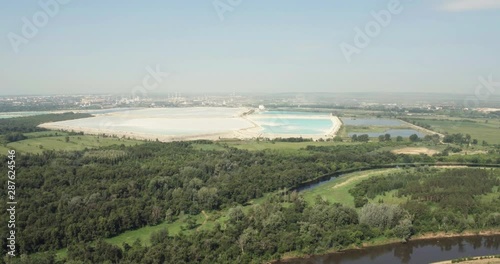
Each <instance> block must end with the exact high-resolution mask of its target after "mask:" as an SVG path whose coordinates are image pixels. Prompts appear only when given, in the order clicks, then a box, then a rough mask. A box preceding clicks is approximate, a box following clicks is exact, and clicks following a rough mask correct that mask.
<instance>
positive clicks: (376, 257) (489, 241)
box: [279, 235, 500, 264]
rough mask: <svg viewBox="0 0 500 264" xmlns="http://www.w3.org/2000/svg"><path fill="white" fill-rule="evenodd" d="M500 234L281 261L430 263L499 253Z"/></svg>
mask: <svg viewBox="0 0 500 264" xmlns="http://www.w3.org/2000/svg"><path fill="white" fill-rule="evenodd" d="M499 247H500V236H499V235H497V236H486V237H483V236H473V237H458V238H439V239H428V240H418V241H410V242H408V243H406V244H401V243H397V244H391V245H384V246H377V247H371V248H366V249H360V250H346V251H343V252H340V253H334V254H328V255H323V256H314V257H312V258H309V259H294V260H289V261H282V262H279V263H294V264H341V263H342V264H354V263H356V264H357V263H381V264H382V263H384V264H385V263H430V262H435V261H443V260H449V259H456V258H462V257H471V256H484V255H497V254H499Z"/></svg>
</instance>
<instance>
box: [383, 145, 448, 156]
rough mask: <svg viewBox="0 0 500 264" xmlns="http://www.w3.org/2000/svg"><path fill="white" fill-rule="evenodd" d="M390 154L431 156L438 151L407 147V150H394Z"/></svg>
mask: <svg viewBox="0 0 500 264" xmlns="http://www.w3.org/2000/svg"><path fill="white" fill-rule="evenodd" d="M392 152H393V153H395V154H408V155H419V154H426V155H429V156H432V155H434V154H436V153H438V152H439V151H437V150H435V149H430V148H425V147H408V148H400V149H394V150H392Z"/></svg>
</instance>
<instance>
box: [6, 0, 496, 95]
mask: <svg viewBox="0 0 500 264" xmlns="http://www.w3.org/2000/svg"><path fill="white" fill-rule="evenodd" d="M3 7H4V8H3V9H2V10H1V11H0V22H1V23H0V34H1V35H3V36H4V37H3V38H2V40H1V41H0V57H1V58H2V59H1V60H0V67H1V68H2V71H1V73H0V86H1V87H2V89H1V90H0V95H45V94H47V95H55V94H135V93H137V91H139V90H141V89H142V91H147V92H148V93H150V94H155V93H157V94H169V93H181V94H203V93H206V94H214V93H218V94H230V93H236V94H238V93H256V94H258V93H269V94H280V93H379V92H380V93H440V94H457V95H462V94H463V95H469V94H477V89H478V88H477V87H478V86H480V85H487V83H489V84H495V85H491V86H489V87H488V86H486V88H488V91H489V93H490V94H495V92H494V90H493V89H492V88H496V87H498V86H496V85H497V84H498V83H499V82H500V68H499V67H498V61H499V60H500V53H499V52H498V51H497V49H498V46H499V44H500V34H499V33H500V28H499V27H498V25H499V24H500V16H499V14H500V3H499V1H495V0H483V1H475V0H435V1H430V0H427V1H410V0H401V1H396V0H394V1H393V0H384V1H382V0H373V1H370V2H369V3H355V2H329V1H320V2H318V3H308V2H304V1H286V2H285V1H277V2H276V1H274V2H268V1H243V0H240V1H228V0H215V1H212V0H211V1H199V2H197V3H186V2H181V1H146V2H133V3H131V2H119V1H107V2H97V1H75V0H73V1H71V0H64V1H63V0H42V1H36V2H24V3H20V2H6V3H4V6H3ZM144 80H145V81H144ZM484 91H486V90H485V89H483V91H482V92H481V94H484Z"/></svg>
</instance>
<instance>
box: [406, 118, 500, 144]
mask: <svg viewBox="0 0 500 264" xmlns="http://www.w3.org/2000/svg"><path fill="white" fill-rule="evenodd" d="M413 120H415V121H418V122H421V123H425V124H428V125H430V126H431V130H434V131H436V132H439V133H443V134H444V133H448V134H457V133H462V134H470V135H471V137H472V138H474V139H477V140H478V141H479V143H481V142H482V141H483V140H485V141H486V142H488V143H490V144H500V137H499V136H498V134H499V133H500V120H496V119H457V118H453V119H451V118H450V119H430V118H429V119H426V118H418V119H413Z"/></svg>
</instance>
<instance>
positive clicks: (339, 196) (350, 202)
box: [302, 169, 400, 207]
mask: <svg viewBox="0 0 500 264" xmlns="http://www.w3.org/2000/svg"><path fill="white" fill-rule="evenodd" d="M396 170H400V169H378V170H370V171H361V172H354V173H350V174H348V175H345V176H341V177H339V178H336V179H334V180H332V181H330V182H328V183H325V184H322V185H320V186H318V187H316V188H314V189H312V190H306V191H304V192H303V193H302V195H303V196H304V199H305V200H306V201H307V202H308V203H310V204H313V203H314V201H315V199H316V196H318V195H319V196H320V197H321V198H323V200H326V201H329V202H330V203H341V204H344V205H347V206H351V207H354V197H352V195H351V194H350V193H349V189H351V188H352V187H354V186H355V185H356V184H357V183H359V182H361V181H362V180H363V179H366V178H369V177H374V176H380V175H385V174H386V173H388V172H392V171H396Z"/></svg>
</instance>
